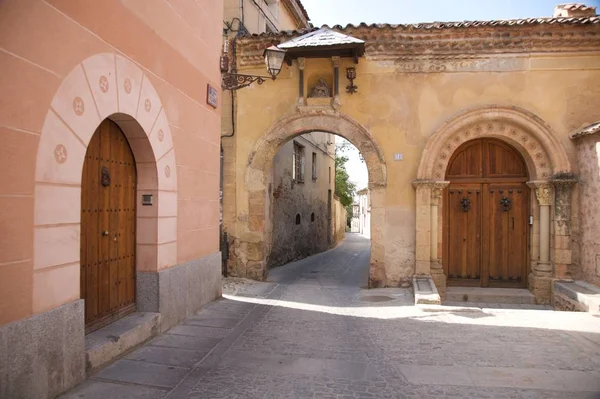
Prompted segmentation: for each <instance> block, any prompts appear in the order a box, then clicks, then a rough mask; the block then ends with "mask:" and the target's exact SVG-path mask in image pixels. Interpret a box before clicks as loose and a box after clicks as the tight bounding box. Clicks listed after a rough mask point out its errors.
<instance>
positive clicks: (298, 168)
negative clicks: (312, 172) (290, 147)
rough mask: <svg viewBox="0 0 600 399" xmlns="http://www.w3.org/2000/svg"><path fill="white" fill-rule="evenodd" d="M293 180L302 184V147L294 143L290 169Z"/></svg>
mask: <svg viewBox="0 0 600 399" xmlns="http://www.w3.org/2000/svg"><path fill="white" fill-rule="evenodd" d="M292 171H293V173H294V176H293V177H294V180H296V181H297V182H298V183H302V182H304V146H303V145H301V144H298V143H297V142H295V141H294V165H293V168H292Z"/></svg>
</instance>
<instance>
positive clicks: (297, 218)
mask: <svg viewBox="0 0 600 399" xmlns="http://www.w3.org/2000/svg"><path fill="white" fill-rule="evenodd" d="M296 224H300V214H299V213H297V214H296Z"/></svg>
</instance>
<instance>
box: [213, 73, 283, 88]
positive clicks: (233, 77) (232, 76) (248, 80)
mask: <svg viewBox="0 0 600 399" xmlns="http://www.w3.org/2000/svg"><path fill="white" fill-rule="evenodd" d="M267 79H273V78H271V77H270V76H256V75H243V74H238V73H224V74H223V76H222V78H221V88H222V89H223V90H238V89H241V88H242V87H246V86H250V85H251V84H252V83H254V82H256V83H257V84H259V85H261V84H263V83H264V82H265V80H267ZM273 80H275V79H273Z"/></svg>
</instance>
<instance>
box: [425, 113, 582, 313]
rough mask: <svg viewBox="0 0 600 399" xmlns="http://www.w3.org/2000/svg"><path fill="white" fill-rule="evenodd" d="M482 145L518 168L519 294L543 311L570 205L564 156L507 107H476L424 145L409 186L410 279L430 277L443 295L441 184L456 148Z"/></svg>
mask: <svg viewBox="0 0 600 399" xmlns="http://www.w3.org/2000/svg"><path fill="white" fill-rule="evenodd" d="M484 138H485V139H495V140H500V141H501V142H502V143H503V144H504V145H508V146H510V147H511V148H512V149H513V150H514V152H515V154H516V153H518V154H519V156H520V157H521V159H522V161H523V162H524V164H525V165H526V169H527V176H528V181H527V182H526V185H527V187H528V188H529V206H528V211H529V215H528V216H529V217H531V218H532V221H531V222H532V227H531V228H530V231H529V232H528V240H529V247H530V248H529V250H528V251H527V254H528V258H529V264H528V265H527V266H528V270H529V274H528V276H527V286H528V288H529V289H530V290H531V291H533V293H534V294H535V295H536V300H537V301H538V303H548V302H549V300H550V291H551V284H552V279H553V278H555V277H560V270H562V269H564V268H565V264H566V263H570V257H571V249H570V244H569V241H570V234H571V233H570V227H569V226H570V221H571V214H570V202H571V187H572V186H573V184H574V183H575V180H574V178H573V174H572V173H571V170H572V169H571V165H570V162H569V159H568V157H567V154H566V151H565V149H564V148H563V146H562V145H561V143H560V142H559V141H558V139H557V136H556V134H555V133H554V132H553V130H552V128H551V127H550V126H549V125H548V124H546V123H545V122H544V121H543V120H542V119H540V118H539V117H537V116H536V115H534V114H533V113H531V112H529V111H527V110H524V109H522V108H519V107H515V106H483V107H477V108H474V109H469V110H466V111H463V112H461V113H459V114H458V115H456V116H454V117H452V118H450V119H449V120H447V121H445V122H443V123H442V124H441V125H440V127H439V128H437V129H436V132H435V133H434V134H433V135H432V136H431V137H430V138H429V139H428V141H427V144H426V146H425V149H424V150H423V155H422V156H421V161H420V163H419V168H418V171H417V180H415V181H414V186H415V188H416V191H417V220H416V238H417V261H416V274H425V275H431V276H432V278H433V279H434V281H435V283H436V286H437V287H438V290H439V291H440V295H441V296H442V297H443V296H444V295H445V289H446V288H445V287H446V284H447V276H446V274H445V272H444V266H445V265H444V264H443V262H445V261H446V260H447V259H446V258H444V257H443V252H444V251H443V250H444V248H445V245H447V243H446V242H445V241H446V240H445V239H444V232H445V230H444V229H443V226H444V224H445V223H446V220H445V217H446V213H445V211H444V202H443V201H441V199H442V194H443V193H444V190H446V189H447V187H448V185H449V184H450V182H449V181H447V180H445V179H446V171H447V170H448V165H449V163H450V161H451V160H452V159H453V158H452V155H453V154H454V153H455V152H456V150H457V149H458V148H459V147H461V146H462V145H463V144H465V143H467V142H469V141H471V140H475V139H484ZM565 176H566V178H565ZM536 200H537V201H536ZM565 204H568V205H565ZM551 210H552V211H554V213H553V214H552V213H551ZM551 225H552V227H553V228H552V229H551ZM551 242H553V243H554V246H553V248H551V246H550V244H551Z"/></svg>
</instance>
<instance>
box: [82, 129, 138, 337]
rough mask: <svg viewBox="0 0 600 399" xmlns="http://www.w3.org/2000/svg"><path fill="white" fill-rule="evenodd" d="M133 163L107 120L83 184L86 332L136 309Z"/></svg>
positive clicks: (120, 133)
mask: <svg viewBox="0 0 600 399" xmlns="http://www.w3.org/2000/svg"><path fill="white" fill-rule="evenodd" d="M136 182H137V173H136V166H135V160H134V157H133V153H132V151H131V148H130V147H129V143H128V141H127V139H126V138H125V135H124V134H123V131H122V130H121V129H120V128H119V126H118V125H117V124H116V123H115V122H113V121H111V120H110V119H105V120H104V121H103V122H102V123H101V124H100V126H99V127H98V129H96V132H95V133H94V135H93V136H92V138H91V140H90V143H89V145H88V148H87V151H86V155H85V161H84V164H83V175H82V184H81V298H82V299H84V300H85V326H86V331H87V332H90V331H93V330H96V329H98V328H100V327H102V326H104V325H106V324H108V323H110V322H112V321H114V320H116V319H118V318H120V317H122V316H124V315H126V314H128V313H130V312H132V311H134V310H135V291H136V289H135V282H136V273H135V249H136V239H135V235H136V231H135V223H136Z"/></svg>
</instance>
